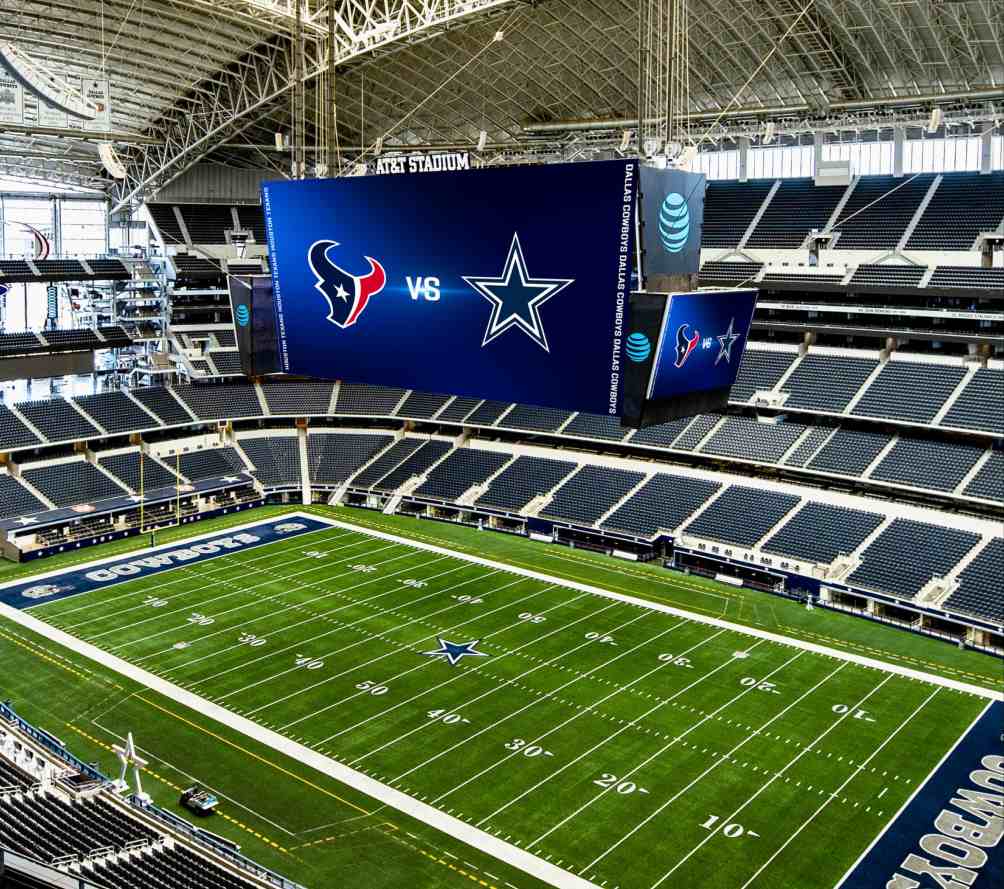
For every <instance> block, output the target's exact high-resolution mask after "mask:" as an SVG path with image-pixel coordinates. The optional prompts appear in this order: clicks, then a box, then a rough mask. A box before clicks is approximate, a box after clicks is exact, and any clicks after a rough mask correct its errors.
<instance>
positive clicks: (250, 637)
mask: <svg viewBox="0 0 1004 889" xmlns="http://www.w3.org/2000/svg"><path fill="white" fill-rule="evenodd" d="M237 642H238V644H239V645H250V646H251V647H252V648H261V647H262V646H263V645H264V644H265V640H264V639H262V638H261V636H256V635H255V634H254V633H241V634H240V636H238V637H237Z"/></svg>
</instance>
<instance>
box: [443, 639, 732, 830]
mask: <svg viewBox="0 0 1004 889" xmlns="http://www.w3.org/2000/svg"><path fill="white" fill-rule="evenodd" d="M724 632H725V630H719V631H718V632H717V633H713V634H712V635H711V636H707V637H705V638H704V639H702V640H701V641H700V642H698V643H697V644H696V645H692V646H690V648H688V649H686V650H685V651H681V652H680V654H679V655H678V657H681V656H683V655H685V654H690V652H692V651H694V650H695V649H697V648H700V647H701V646H702V645H704V644H706V643H708V642H710V641H711V640H713V639H717V638H718V637H719V636H721V635H722V633H724ZM733 663H735V659H734V658H729V660H727V661H724V662H723V663H721V664H719V665H718V666H717V667H715V668H714V669H712V670H709V671H708V672H707V673H705V674H704V675H703V676H700V677H698V678H697V679H695V680H694V681H693V682H691V683H690V685H687V686H685V687H684V688H681V689H680V690H679V691H676V692H674V693H673V694H672V695H670V696H669V697H668V698H666V699H665V700H663V701H659V703H658V704H655V705H654V706H653V707H650V708H649V709H648V710H646V711H645V712H644V713H642V714H641V716H636V717H635V718H634V719H632V720H631V721H630V722H628V723H627V724H626V725H624V726H622V727H621V728H619V729H617V730H616V731H615V732H614V733H613V734H611V735H608V736H607V737H606V738H604V739H603V740H602V741H600V742H599V743H597V744H594V745H593V746H592V747H590V748H589V749H588V750H587V751H586V752H585V753H582V754H580V755H579V756H577V757H576V758H575V759H573V760H572V761H571V762H569V763H566V764H565V765H563V766H562V767H561V768H559V769H557V770H556V771H554V772H552V773H551V774H550V775H547V776H545V777H544V778H542V779H541V780H540V781H538V782H537V783H536V784H534V785H533V786H532V787H529V788H527V789H526V790H524V791H523V792H522V793H521V794H520V795H519V796H517V797H515V798H513V799H511V800H509V802H507V803H505V804H504V805H502V806H499V807H498V808H497V809H496V810H495V811H494V812H491V813H490V814H488V815H486V816H485V817H484V818H482V819H481V820H480V821H479V822H478V823H477V825H476V826H477V827H480V826H481V825H482V824H484V823H485V822H486V821H488V820H489V819H491V818H494V817H495V816H496V815H498V814H499V812H502V811H504V810H505V809H508V808H509V806H512V805H514V804H515V803H518V802H519V801H520V800H521V799H523V797H525V796H528V795H529V794H531V793H533V792H534V791H535V790H537V788H539V787H541V786H542V785H544V784H546V783H547V782H548V781H551V780H552V779H554V778H556V777H557V776H558V775H560V774H561V773H562V772H564V771H565V770H566V769H569V768H571V767H572V766H573V765H575V763H577V762H579V761H580V760H582V759H584V758H585V757H587V756H589V755H590V754H591V753H593V752H595V751H596V750H598V749H599V748H600V747H602V746H604V745H605V744H608V743H609V742H610V741H612V740H613V739H614V738H616V737H619V736H620V735H621V734H622V733H623V732H626V731H628V729H630V728H631V727H632V726H634V725H636V724H637V723H639V722H641V721H642V720H643V719H647V718H648V717H649V716H651V715H652V714H653V713H655V711H656V710H659V709H660V708H661V707H665V706H666V705H667V704H669V703H672V702H673V701H675V700H676V699H677V698H678V697H680V695H682V694H684V693H685V692H688V691H690V689H692V688H693V687H694V686H695V685H699V684H700V683H702V682H704V680H705V679H709V678H710V677H711V676H714V675H715V673H717V672H718V671H719V670H722V669H724V668H725V667H727V666H729V665H730V664H733ZM669 665H670V664H669V662H662V661H660V663H659V665H658V666H657V667H655V668H654V669H652V670H649V671H648V672H647V673H644V674H642V675H641V676H639V677H638V678H637V679H634V680H632V681H631V682H629V683H628V684H627V685H625V686H623V687H621V688H618V689H615V690H614V691H612V692H610V694H609V695H607V696H606V697H603V698H600V700H598V701H596V702H594V703H592V704H590V705H589V707H587V708H586V709H584V710H580V711H579V712H578V713H576V714H575V715H574V716H571V717H570V718H568V719H566V720H565V721H564V722H562V723H561V724H560V725H556V726H555V727H554V728H553V729H550V730H549V731H546V732H544V734H542V735H540V736H538V737H536V738H534V739H533V740H532V741H530V743H531V744H538V743H540V742H541V741H542V740H543V739H544V738H546V737H547V736H548V735H550V734H552V733H553V732H556V731H558V730H559V729H561V728H563V727H564V726H566V725H568V723H570V722H573V721H574V720H576V719H578V718H579V717H580V716H584V715H585V714H586V713H587V712H589V710H590V709H593V708H595V707H598V706H600V704H603V703H605V702H606V701H607V700H608V699H609V698H611V697H613V696H614V695H616V694H620V692H621V691H623V690H624V689H627V688H630V687H631V686H632V685H634V684H635V683H636V682H640V681H641V680H642V679H647V678H648V677H649V676H651V675H652V674H653V673H655V672H657V671H658V670H661V669H663V668H664V667H668V666H669ZM516 755H518V752H517V753H513V754H510V755H509V756H506V757H503V758H502V759H500V760H498V762H496V763H495V764H494V765H492V766H489V768H488V769H484V770H483V771H481V772H479V773H478V774H477V775H475V776H474V778H480V777H481V775H483V774H484V772H487V771H489V769H493V768H495V766H497V765H500V764H502V763H503V762H505V761H507V760H509V759H511V758H512V757H513V756H516ZM471 780H473V779H471V778H469V779H468V780H467V781H465V782H464V783H463V784H458V785H457V786H456V787H454V788H453V789H452V790H449V791H447V792H446V794H444V796H448V795H449V794H451V793H453V792H454V791H456V790H459V789H460V788H461V787H463V786H464V785H465V784H468V783H469V782H470V781H471Z"/></svg>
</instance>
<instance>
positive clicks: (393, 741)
mask: <svg viewBox="0 0 1004 889" xmlns="http://www.w3.org/2000/svg"><path fill="white" fill-rule="evenodd" d="M587 595H588V594H587V593H580V594H579V595H578V596H576V597H574V598H572V599H568V600H566V601H564V602H559V603H558V604H557V605H554V606H552V607H551V608H546V609H545V610H544V611H542V612H541V614H548V613H549V612H551V611H556V610H557V609H559V608H563V607H564V606H566V605H573V604H575V603H576V602H578V601H580V600H581V599H584V598H585V597H586V596H587ZM614 604H616V603H611V604H610V605H605V606H603V608H600V609H599V610H598V611H590V612H589V614H586V615H583V616H582V617H580V618H577V619H576V620H573V621H572V622H571V623H567V624H564V625H562V626H560V627H555V628H554V629H553V630H551V631H550V632H547V633H545V634H544V635H543V636H537V637H536V638H535V639H531V640H529V641H528V642H524V643H523V644H522V645H518V646H516V648H514V649H512V650H511V651H509V652H507V653H506V654H503V655H502V656H501V657H499V658H497V660H502V658H506V657H509V656H510V655H513V654H516V653H517V652H520V651H522V650H523V649H524V648H529V647H530V646H531V645H535V644H536V643H537V642H542V641H544V640H545V639H548V638H550V637H551V636H554V635H556V634H557V633H561V632H564V631H565V630H567V629H569V628H570V627H574V626H575V625H576V624H580V623H582V622H583V621H584V620H592V619H593V618H595V617H597V616H598V615H600V614H602V613H603V612H605V611H608V610H609V609H611V608H613V606H614ZM523 625H524V622H523V621H517V622H515V623H512V624H510V625H509V626H507V627H503V628H502V629H501V630H499V631H498V632H500V633H502V632H505V631H506V630H509V629H512V628H514V627H516V626H523ZM588 644H589V643H588V642H584V643H582V644H580V645H577V646H576V647H575V648H573V649H572V650H571V651H566V652H563V653H562V654H559V655H555V657H553V658H551V659H549V660H547V661H544V662H543V663H541V664H538V665H537V666H536V667H532V668H531V669H530V670H526V671H525V672H523V673H520V674H519V675H518V676H516V677H515V678H514V679H511V680H509V681H508V682H507V683H506V684H507V685H508V684H511V683H512V682H515V681H516V680H517V679H522V678H523V677H524V676H526V675H528V674H529V673H531V672H533V670H539V669H540V668H541V667H545V666H548V665H549V664H550V663H552V662H553V661H555V660H558V659H559V658H562V657H565V655H567V654H572V653H573V652H576V651H578V650H579V649H580V648H582V647H583V645H588ZM429 663H432V661H429ZM422 666H425V665H424V664H423V665H422ZM408 672H410V671H408ZM463 676H464V673H462V672H461V673H457V675H456V676H453V677H451V678H450V679H446V680H444V681H443V682H440V683H438V684H436V685H433V686H431V687H430V688H427V689H424V690H422V691H420V692H418V693H417V694H414V695H412V696H411V697H410V698H407V699H405V700H403V701H401V702H400V703H397V704H394V705H393V706H392V707H387V708H386V709H384V710H382V711H380V712H379V713H375V714H373V715H372V716H369V717H367V718H366V719H363V720H360V721H359V722H357V723H355V724H353V725H350V726H348V727H347V728H344V729H342V730H341V731H339V732H335V734H333V735H331V736H330V737H328V738H325V739H324V740H323V741H321V743H322V744H324V743H326V742H328V741H330V740H332V738H337V737H338V736H339V735H344V734H345V733H346V732H349V731H354V730H355V729H357V728H359V727H360V726H361V725H365V724H366V723H367V722H371V721H372V720H374V719H379V718H380V717H382V716H386V715H387V714H388V713H391V712H393V711H394V710H397V709H398V708H400V707H404V706H405V705H406V704H410V703H411V702H412V701H415V700H418V699H419V698H421V697H424V696H425V695H427V694H429V693H430V692H434V691H437V690H438V689H440V688H442V687H443V686H445V685H449V684H450V683H452V682H456V681H457V680H458V679H462V678H463ZM502 687H503V686H501V685H499V686H496V687H495V688H494V689H492V691H497V690H498V689H500V688H502ZM490 693H491V692H487V693H486V694H490ZM482 697H483V696H482ZM477 700H480V697H478V698H474V700H473V701H467V702H466V704H461V705H460V706H467V704H471V703H473V702H474V701H477ZM428 724H429V723H423V724H422V725H420V726H419V727H418V728H414V729H411V731H408V732H405V733H404V734H402V735H399V736H398V737H396V738H392V739H391V740H390V741H387V742H386V743H384V744H381V745H380V746H379V747H375V748H374V749H372V750H370V751H368V752H366V753H365V754H363V755H362V756H359V757H357V758H356V759H354V760H352V762H353V763H356V762H361V761H362V760H364V759H366V758H367V757H369V756H372V755H373V754H374V753H379V752H380V751H381V750H383V749H384V748H386V747H390V746H392V745H394V744H396V743H397V742H398V741H401V740H403V739H404V738H407V737H408V736H409V735H412V734H414V733H415V732H417V731H419V730H421V729H423V728H426V727H427V726H428Z"/></svg>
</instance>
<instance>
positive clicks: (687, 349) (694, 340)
mask: <svg viewBox="0 0 1004 889" xmlns="http://www.w3.org/2000/svg"><path fill="white" fill-rule="evenodd" d="M688 327H690V325H689V324H681V325H680V326H679V327H678V328H677V329H676V366H677V367H683V365H684V363H685V362H686V361H687V359H688V358H689V357H690V353H691V352H693V351H694V349H696V348H697V344H698V343H699V342H700V340H701V332H700V331H699V330H695V331H694V335H693V336H690V337H688V336H687V328H688Z"/></svg>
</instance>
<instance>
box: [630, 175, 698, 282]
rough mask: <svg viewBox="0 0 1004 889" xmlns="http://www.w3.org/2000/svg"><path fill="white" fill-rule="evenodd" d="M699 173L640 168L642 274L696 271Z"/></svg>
mask: <svg viewBox="0 0 1004 889" xmlns="http://www.w3.org/2000/svg"><path fill="white" fill-rule="evenodd" d="M706 185H707V180H706V179H705V176H704V174H703V173H688V172H686V171H684V170H672V169H670V170H660V169H656V168H654V167H642V168H641V194H642V199H641V200H642V219H643V223H644V225H643V228H642V232H643V238H642V248H643V250H644V256H643V262H642V267H643V269H644V272H645V277H646V278H648V277H651V276H652V275H680V274H696V272H697V270H698V269H699V268H700V265H701V233H702V229H703V225H704V191H705V188H706Z"/></svg>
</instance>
